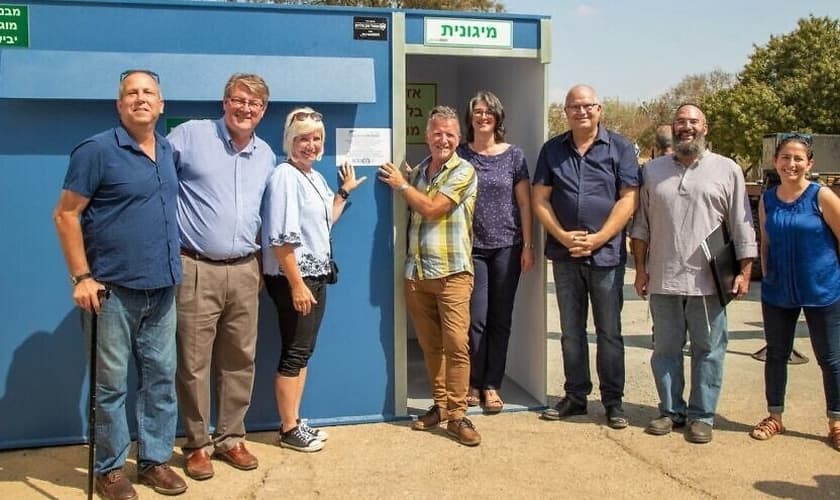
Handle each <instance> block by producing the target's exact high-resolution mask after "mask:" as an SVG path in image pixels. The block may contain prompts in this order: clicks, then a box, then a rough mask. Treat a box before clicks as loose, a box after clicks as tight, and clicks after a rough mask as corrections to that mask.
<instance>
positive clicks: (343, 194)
mask: <svg viewBox="0 0 840 500" xmlns="http://www.w3.org/2000/svg"><path fill="white" fill-rule="evenodd" d="M336 193H337V194H338V195H339V196H341V198H342V199H345V200H346V199H347V198H349V197H350V193H348V192H347V190H346V189H344V188H338V191H336Z"/></svg>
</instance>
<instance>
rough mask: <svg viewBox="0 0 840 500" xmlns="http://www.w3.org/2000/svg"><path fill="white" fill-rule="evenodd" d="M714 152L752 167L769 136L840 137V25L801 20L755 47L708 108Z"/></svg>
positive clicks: (824, 20) (830, 21) (819, 19)
mask: <svg viewBox="0 0 840 500" xmlns="http://www.w3.org/2000/svg"><path fill="white" fill-rule="evenodd" d="M706 115H707V118H708V119H709V122H710V131H709V139H710V140H711V141H712V142H713V143H714V145H715V149H716V150H717V151H718V152H720V153H722V154H725V155H729V156H734V157H736V158H737V159H738V160H740V161H742V162H743V163H742V164H745V165H747V166H752V165H755V164H756V163H758V161H760V158H761V139H762V137H763V136H764V135H765V134H767V133H773V132H785V131H793V130H795V131H800V132H815V133H826V134H837V133H840V21H838V20H837V19H831V18H828V17H814V16H810V17H808V18H803V19H800V20H799V21H798V22H797V28H796V29H795V30H794V31H793V32H791V33H788V34H786V35H781V36H771V37H770V41H769V42H767V44H766V45H764V46H755V50H754V52H753V54H752V55H751V56H750V60H749V62H748V63H747V64H746V66H745V67H744V69H743V70H742V71H741V73H739V75H738V83H737V84H736V85H735V86H734V87H732V88H730V89H725V90H723V91H721V92H719V93H717V94H715V95H714V96H711V97H710V98H709V99H708V102H707V103H706Z"/></svg>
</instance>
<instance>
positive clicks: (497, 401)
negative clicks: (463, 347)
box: [482, 389, 840, 432]
mask: <svg viewBox="0 0 840 500" xmlns="http://www.w3.org/2000/svg"><path fill="white" fill-rule="evenodd" d="M504 407H505V403H504V402H503V401H502V398H500V397H499V393H498V392H496V389H486V390H485V391H484V405H483V406H482V408H483V409H484V412H485V413H490V414H494V413H499V412H500V411H502V409H503V408H504ZM838 432H840V431H838Z"/></svg>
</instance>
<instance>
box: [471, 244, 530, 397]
mask: <svg viewBox="0 0 840 500" xmlns="http://www.w3.org/2000/svg"><path fill="white" fill-rule="evenodd" d="M472 256H473V269H474V271H473V272H474V273H475V274H474V278H475V281H474V286H473V292H472V296H471V298H470V386H471V387H476V388H478V389H500V388H501V387H502V379H504V377H505V364H506V362H507V351H508V341H509V340H510V324H511V317H512V316H513V302H514V299H515V298H516V287H517V286H518V285H519V274H520V273H521V272H522V264H521V260H520V257H521V256H522V245H521V244H520V245H514V246H512V247H505V248H492V249H484V248H473V255H472Z"/></svg>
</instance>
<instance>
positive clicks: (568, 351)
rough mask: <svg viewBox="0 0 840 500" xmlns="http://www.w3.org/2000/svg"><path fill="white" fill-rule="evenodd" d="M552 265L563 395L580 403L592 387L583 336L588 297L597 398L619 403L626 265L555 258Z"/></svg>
mask: <svg viewBox="0 0 840 500" xmlns="http://www.w3.org/2000/svg"><path fill="white" fill-rule="evenodd" d="M553 267H554V287H555V290H556V292H557V306H558V307H559V309H560V333H561V345H562V347H563V372H564V374H565V376H566V383H565V384H564V385H563V389H564V390H565V392H566V397H568V398H569V399H571V400H572V401H574V402H576V403H581V404H582V403H585V402H586V396H587V395H589V393H591V392H592V378H591V376H590V374H589V345H588V344H587V341H586V319H587V317H588V315H589V302H590V301H591V302H592V317H593V320H594V322H595V336H596V341H597V346H598V350H597V354H596V357H595V366H596V367H597V370H598V380H599V381H600V386H599V389H600V391H601V402H602V403H603V405H604V406H605V407H610V406H617V405H620V404H621V400H622V398H623V397H624V339H623V338H622V337H621V309H622V307H623V305H624V289H623V287H624V266H615V267H592V266H588V265H583V264H579V263H576V262H559V261H554V266H553Z"/></svg>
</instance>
